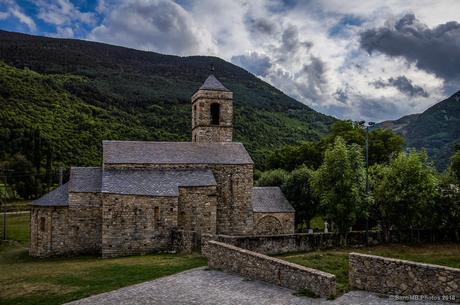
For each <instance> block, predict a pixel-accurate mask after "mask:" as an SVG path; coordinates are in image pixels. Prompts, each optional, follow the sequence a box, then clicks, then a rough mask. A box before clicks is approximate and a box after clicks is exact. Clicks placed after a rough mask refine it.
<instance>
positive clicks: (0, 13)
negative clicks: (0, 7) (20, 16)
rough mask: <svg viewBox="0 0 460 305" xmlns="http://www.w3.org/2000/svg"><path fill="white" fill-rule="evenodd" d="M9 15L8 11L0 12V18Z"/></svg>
mask: <svg viewBox="0 0 460 305" xmlns="http://www.w3.org/2000/svg"><path fill="white" fill-rule="evenodd" d="M9 16H10V13H8V12H0V20H3V19H6V18H8V17H9Z"/></svg>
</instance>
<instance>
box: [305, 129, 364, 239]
mask: <svg viewBox="0 0 460 305" xmlns="http://www.w3.org/2000/svg"><path fill="white" fill-rule="evenodd" d="M364 175H365V172H364V161H363V156H362V153H361V149H360V148H359V146H357V145H351V146H347V145H346V144H345V141H344V140H343V139H342V138H341V137H337V138H336V139H335V142H334V145H332V146H330V147H329V148H328V149H327V150H326V151H325V153H324V162H323V164H322V165H321V166H320V168H319V169H318V170H317V171H316V172H314V173H313V176H312V179H311V187H312V189H313V191H314V194H315V195H316V196H317V197H318V198H319V202H320V208H321V209H322V210H323V212H324V215H325V217H326V219H328V220H331V221H333V222H334V224H335V225H336V226H337V228H338V231H339V233H341V236H342V241H343V240H344V239H343V237H345V235H346V234H347V232H348V229H349V228H350V227H351V226H352V225H353V224H354V223H355V221H356V219H357V218H358V217H359V216H361V215H362V214H363V213H365V205H364V190H365V180H364V178H365V176H364Z"/></svg>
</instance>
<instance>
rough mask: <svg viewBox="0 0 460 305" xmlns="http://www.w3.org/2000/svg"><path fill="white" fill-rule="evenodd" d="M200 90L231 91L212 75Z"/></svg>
mask: <svg viewBox="0 0 460 305" xmlns="http://www.w3.org/2000/svg"><path fill="white" fill-rule="evenodd" d="M199 90H213V91H230V90H228V89H227V88H225V86H224V85H222V83H221V82H220V81H219V80H218V79H217V78H216V77H215V76H214V75H212V74H211V75H209V76H208V78H207V79H206V80H205V81H204V83H203V85H201V87H200V89H199Z"/></svg>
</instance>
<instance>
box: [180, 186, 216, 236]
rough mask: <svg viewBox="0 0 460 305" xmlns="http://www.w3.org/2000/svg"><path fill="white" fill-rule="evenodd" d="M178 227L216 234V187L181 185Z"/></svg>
mask: <svg viewBox="0 0 460 305" xmlns="http://www.w3.org/2000/svg"><path fill="white" fill-rule="evenodd" d="M178 211H179V214H178V229H179V230H184V231H193V232H197V233H208V234H216V213H217V196H216V187H215V186H210V187H180V188H179V207H178Z"/></svg>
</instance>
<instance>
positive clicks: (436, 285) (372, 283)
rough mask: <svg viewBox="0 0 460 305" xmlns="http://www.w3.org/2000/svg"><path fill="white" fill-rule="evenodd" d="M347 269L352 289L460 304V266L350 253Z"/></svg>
mask: <svg viewBox="0 0 460 305" xmlns="http://www.w3.org/2000/svg"><path fill="white" fill-rule="evenodd" d="M348 270H349V273H348V276H349V285H350V288H356V289H360V290H366V291H372V292H377V293H384V294H392V295H403V296H409V295H418V296H422V295H423V296H433V297H436V298H441V300H443V297H444V298H446V299H445V300H446V301H455V302H457V303H460V269H456V268H449V267H444V266H438V265H430V264H423V263H417V262H411V261H405V260H399V259H393V258H387V257H381V256H374V255H366V254H358V253H350V256H349V268H348ZM454 299H455V300H454Z"/></svg>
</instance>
